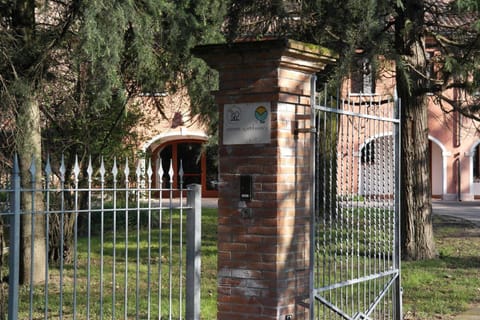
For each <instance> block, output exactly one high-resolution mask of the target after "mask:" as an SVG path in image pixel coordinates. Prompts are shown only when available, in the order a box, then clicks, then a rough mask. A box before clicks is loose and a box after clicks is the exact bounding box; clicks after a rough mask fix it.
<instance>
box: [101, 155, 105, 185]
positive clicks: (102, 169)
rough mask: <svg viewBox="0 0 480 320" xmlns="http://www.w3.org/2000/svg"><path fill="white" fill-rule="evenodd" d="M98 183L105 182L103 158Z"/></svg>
mask: <svg viewBox="0 0 480 320" xmlns="http://www.w3.org/2000/svg"><path fill="white" fill-rule="evenodd" d="M100 182H102V183H103V182H105V163H104V162H103V157H102V159H101V161H100Z"/></svg>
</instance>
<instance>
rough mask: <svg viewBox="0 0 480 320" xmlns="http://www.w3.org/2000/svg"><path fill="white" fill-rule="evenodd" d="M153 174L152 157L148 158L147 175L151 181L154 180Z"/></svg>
mask: <svg viewBox="0 0 480 320" xmlns="http://www.w3.org/2000/svg"><path fill="white" fill-rule="evenodd" d="M152 174H153V170H152V159H148V168H147V177H148V181H149V182H151V181H152Z"/></svg>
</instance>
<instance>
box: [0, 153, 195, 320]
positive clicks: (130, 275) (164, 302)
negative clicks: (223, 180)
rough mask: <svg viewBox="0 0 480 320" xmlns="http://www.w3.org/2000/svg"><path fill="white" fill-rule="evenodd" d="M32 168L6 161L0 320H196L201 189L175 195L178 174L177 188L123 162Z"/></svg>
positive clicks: (0, 210)
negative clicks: (25, 173) (10, 166)
mask: <svg viewBox="0 0 480 320" xmlns="http://www.w3.org/2000/svg"><path fill="white" fill-rule="evenodd" d="M36 170H37V168H35V166H34V165H32V166H31V167H30V170H29V172H30V176H29V177H21V176H20V173H19V165H18V161H16V160H15V161H14V170H13V173H12V175H11V178H10V179H8V182H9V183H8V187H6V188H3V189H1V190H0V218H1V219H0V220H1V221H2V225H1V226H0V227H1V228H0V231H1V235H2V236H4V238H2V239H0V240H3V239H5V240H4V241H0V242H1V243H2V244H4V245H5V249H3V250H2V256H1V257H0V258H1V260H0V261H1V262H2V265H1V269H0V270H1V274H0V276H1V279H0V280H1V281H2V282H1V290H0V291H1V292H0V308H1V309H0V317H1V318H2V319H5V318H7V317H8V319H12V320H13V319H104V318H108V319H117V318H122V319H151V318H156V319H183V318H188V319H199V317H200V316H199V314H200V301H199V299H200V279H199V277H200V232H201V220H200V219H201V187H200V186H199V185H190V186H188V187H186V188H185V189H184V188H183V184H182V183H181V182H182V180H183V170H182V168H181V166H180V169H179V171H178V172H177V173H175V172H174V171H173V166H172V165H171V166H170V170H169V172H168V179H169V181H167V182H168V184H169V185H170V186H172V185H173V179H174V175H177V176H176V177H175V179H177V178H178V179H179V181H180V186H181V187H180V189H173V188H172V187H170V188H168V189H159V188H154V187H153V186H152V177H153V176H154V175H157V179H159V180H157V181H160V179H161V177H164V172H162V171H161V170H162V168H160V169H159V170H160V171H159V172H153V171H152V166H151V165H150V164H148V166H147V167H146V170H145V169H144V166H142V164H141V163H138V165H137V166H136V168H135V171H134V172H131V171H130V166H129V163H128V161H125V164H124V165H121V166H120V165H117V161H116V160H114V161H113V165H112V167H111V168H110V170H108V169H107V167H106V165H105V164H104V162H103V160H102V161H101V163H100V165H99V168H98V169H97V170H94V168H93V166H92V164H91V161H90V162H89V164H88V166H86V174H85V175H82V173H81V169H80V165H79V163H78V160H77V161H76V162H75V165H74V167H73V170H72V171H73V172H72V175H71V176H67V175H68V173H67V170H66V169H65V164H64V162H63V159H62V161H61V163H60V166H59V168H56V171H55V172H56V174H54V171H53V170H52V166H51V165H50V162H47V164H46V166H45V168H44V170H43V175H42V176H43V180H42V181H41V183H37V182H38V181H35V179H36V178H35V177H36V173H37V171H36ZM82 177H83V178H82ZM22 178H23V179H25V180H26V181H30V182H29V183H28V185H29V186H26V184H22V181H21V179H22ZM69 181H71V183H69ZM174 194H175V195H179V197H180V198H179V199H178V198H177V199H174ZM165 195H167V196H166V197H165ZM178 200H179V201H178ZM7 235H8V237H7ZM7 261H8V265H7Z"/></svg>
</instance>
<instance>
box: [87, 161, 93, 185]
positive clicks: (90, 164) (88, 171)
mask: <svg viewBox="0 0 480 320" xmlns="http://www.w3.org/2000/svg"><path fill="white" fill-rule="evenodd" d="M87 173H88V181H89V182H92V174H93V168H92V156H89V157H88V168H87Z"/></svg>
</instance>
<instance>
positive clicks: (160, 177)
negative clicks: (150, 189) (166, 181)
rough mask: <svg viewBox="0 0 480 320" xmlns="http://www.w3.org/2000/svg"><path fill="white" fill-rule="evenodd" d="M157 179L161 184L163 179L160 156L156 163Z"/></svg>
mask: <svg viewBox="0 0 480 320" xmlns="http://www.w3.org/2000/svg"><path fill="white" fill-rule="evenodd" d="M158 181H160V185H162V181H163V162H162V158H160V161H159V165H158Z"/></svg>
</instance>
